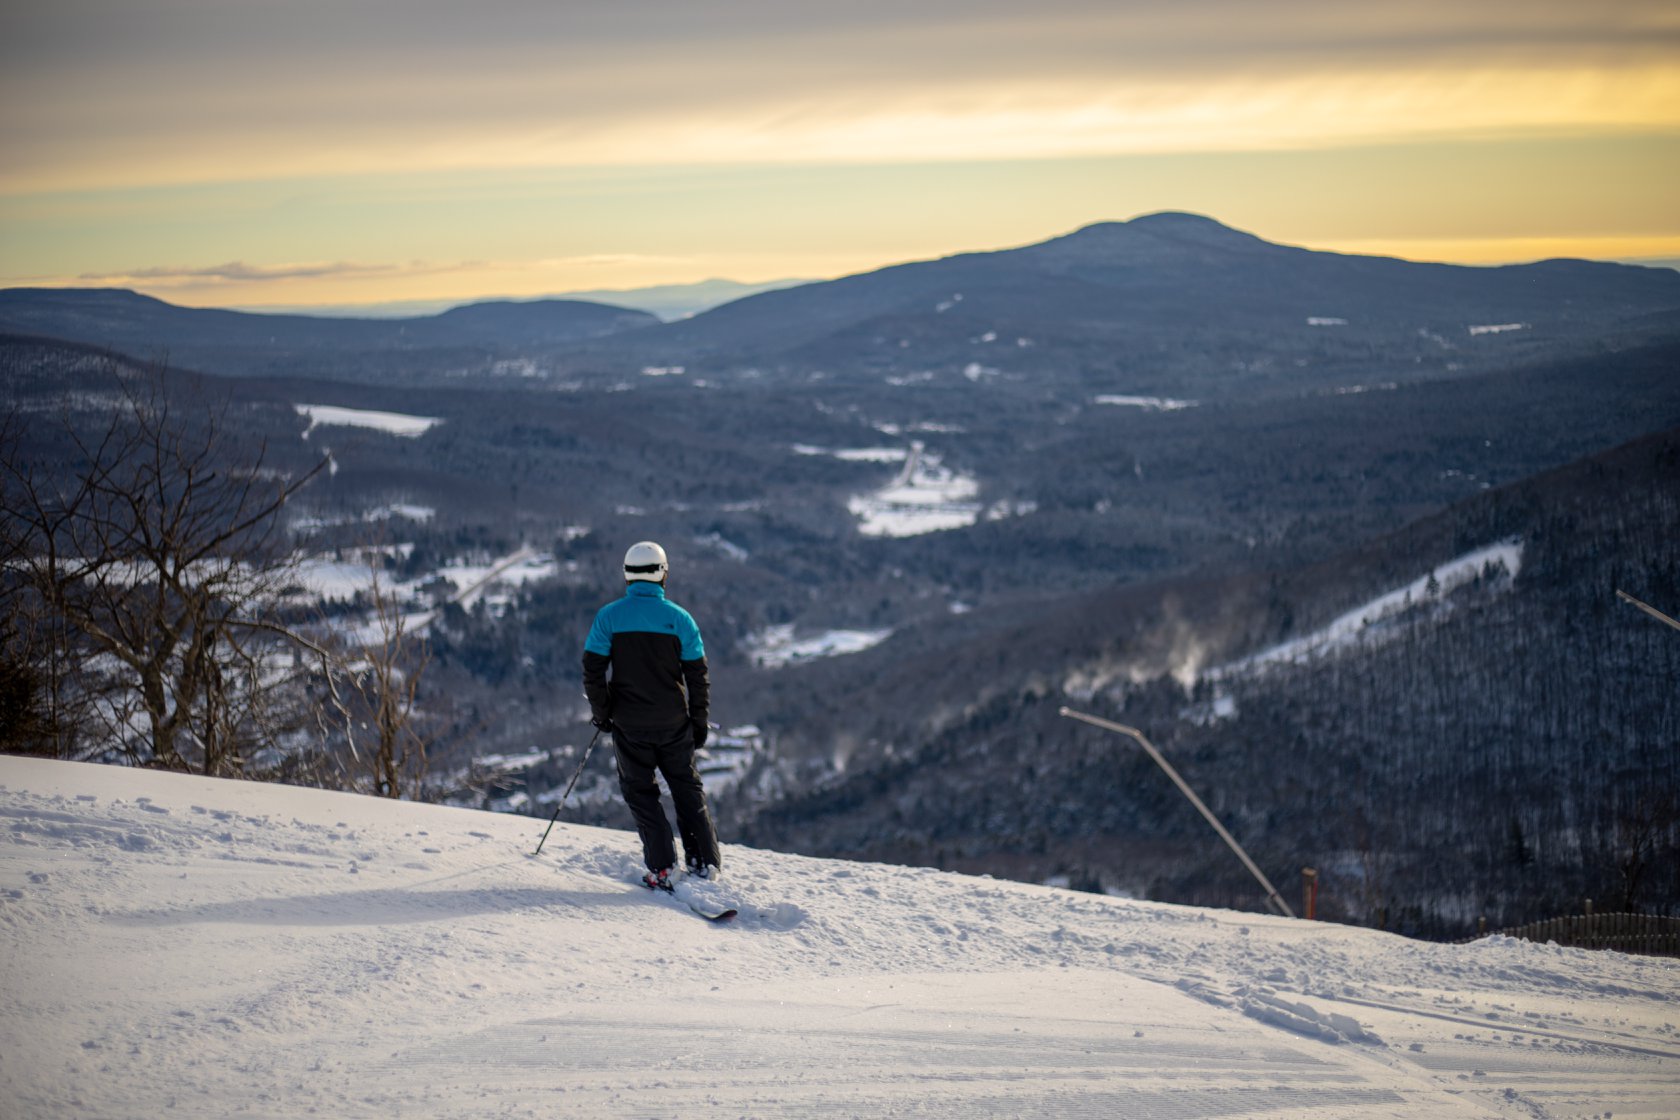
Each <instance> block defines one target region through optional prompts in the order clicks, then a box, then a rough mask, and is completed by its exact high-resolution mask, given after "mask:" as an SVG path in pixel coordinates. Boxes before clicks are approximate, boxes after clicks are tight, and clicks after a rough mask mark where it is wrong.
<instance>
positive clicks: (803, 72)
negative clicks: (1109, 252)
mask: <svg viewBox="0 0 1680 1120" xmlns="http://www.w3.org/2000/svg"><path fill="white" fill-rule="evenodd" d="M14 8H15V10H14V11H12V12H10V13H9V14H8V20H9V23H10V25H11V26H9V28H8V30H9V31H10V32H11V34H9V35H8V36H5V37H0V38H3V39H4V41H5V43H6V44H7V45H5V46H0V95H4V97H5V100H6V102H7V104H8V105H10V106H14V107H18V106H26V107H27V108H12V109H9V110H8V111H7V112H6V113H5V114H4V115H3V116H0V147H3V148H4V149H5V150H7V152H8V160H7V165H8V166H7V168H6V169H5V170H3V171H0V184H3V185H4V186H5V189H8V190H10V191H13V192H18V191H28V190H48V189H60V188H64V187H68V186H75V187H99V186H108V185H112V184H116V185H134V184H142V183H180V182H201V181H226V180H228V179H230V178H232V179H240V178H245V179H254V178H272V177H279V176H292V175H321V174H332V173H378V172H390V171H403V170H412V169H428V170H435V169H446V168H475V167H486V166H500V167H510V168H511V167H533V166H547V167H555V166H564V167H577V166H585V165H608V164H645V165H672V164H680V163H685V162H687V163H693V162H702V163H745V162H787V161H802V160H803V161H821V160H830V161H852V162H857V161H871V160H874V161H906V160H913V159H916V158H927V157H931V158H967V159H974V158H1032V157H1043V156H1058V155H1074V154H1093V153H1115V152H1129V151H1154V150H1232V148H1233V147H1248V148H1256V147H1259V148H1264V147H1276V146H1285V145H1301V144H1313V143H1318V144H1325V143H1337V142H1341V141H1343V140H1345V139H1347V138H1349V137H1353V138H1358V139H1365V138H1369V137H1374V136H1384V135H1395V134H1397V135H1400V136H1415V135H1434V134H1438V133H1440V132H1442V131H1454V130H1456V131H1457V132H1459V133H1461V134H1463V133H1472V132H1487V131H1489V130H1492V131H1496V132H1497V131H1501V130H1504V131H1511V130H1531V129H1582V128H1600V127H1631V128H1649V127H1656V126H1665V127H1680V108H1677V106H1680V63H1677V44H1680V17H1677V16H1676V14H1675V13H1676V9H1675V8H1674V6H1673V4H1672V3H1669V2H1667V0H1601V2H1600V3H1597V4H1593V5H1582V4H1579V3H1576V2H1573V0H1571V2H1564V0H1528V2H1520V3H1519V2H1517V0H1487V2H1484V3H1479V4H1464V3H1462V2H1461V0H1412V2H1409V3H1407V4H1403V5H1385V6H1372V5H1349V4H1346V3H1342V2H1337V3H1330V2H1327V0H1277V2H1274V3H1268V4H1263V5H1262V4H1254V3H1252V2H1250V0H1186V2H1184V3H1180V4H1177V5H1173V6H1170V7H1169V6H1163V5H1158V4H1154V3H1149V4H1145V3H1142V2H1140V0H1102V2H1098V0H1045V2H1044V3H1041V4H1034V5H1031V6H1025V5H1020V4H1018V3H1010V4H1004V3H1001V2H997V0H968V2H963V3H958V2H957V0H927V2H923V3H919V4H914V5H906V4H903V3H901V2H887V0H854V2H853V3H849V4H846V5H787V4H785V3H769V2H768V0H715V2H708V3H705V4H695V3H692V2H688V0H683V2H677V0H638V2H636V3H621V4H599V5H583V4H553V3H551V2H547V0H544V2H537V0H485V2H484V3H480V4H474V5H463V4H459V3H443V2H441V0H362V2H359V3H356V4H348V5H347V4H343V3H342V2H339V0H335V2H332V3H329V2H327V0H293V2H291V3H288V4H285V5H269V4H232V5H230V4H227V3H225V0H153V2H150V3H143V4H135V5H112V4H110V3H108V2H107V0H55V2H54V3H52V4H37V5H16V6H14Z"/></svg>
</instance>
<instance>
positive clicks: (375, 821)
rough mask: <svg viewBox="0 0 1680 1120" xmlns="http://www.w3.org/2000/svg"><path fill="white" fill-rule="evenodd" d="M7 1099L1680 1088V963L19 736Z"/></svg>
mask: <svg viewBox="0 0 1680 1120" xmlns="http://www.w3.org/2000/svg"><path fill="white" fill-rule="evenodd" d="M0 827H3V830H4V831H3V833H0V1115H5V1116H18V1117H72V1116H74V1117H155V1116H172V1117H175V1116H186V1117H218V1118H219V1117H225V1116H231V1115H252V1116H276V1117H278V1116H287V1117H290V1116H302V1115H308V1114H316V1115H321V1116H334V1117H359V1116H367V1117H397V1116H400V1117H405V1118H407V1117H457V1116H459V1117H469V1116H470V1117H485V1116H537V1117H552V1116H577V1117H603V1116H607V1117H610V1116H673V1117H675V1116H680V1117H712V1116H718V1117H722V1116H728V1117H738V1116H865V1117H876V1116H889V1115H891V1116H925V1117H944V1116H949V1117H963V1118H964V1120H968V1118H972V1117H976V1116H1009V1117H1021V1116H1057V1117H1060V1116H1104V1117H1157V1116H1160V1117H1165V1116H1172V1117H1191V1118H1195V1117H1215V1116H1218V1117H1242V1116H1268V1117H1276V1116H1290V1117H1302V1116H1309V1117H1326V1118H1328V1117H1349V1116H1360V1117H1365V1116H1369V1117H1416V1118H1419V1120H1423V1118H1431V1120H1433V1118H1437V1117H1472V1116H1485V1117H1528V1118H1532V1117H1557V1118H1562V1117H1586V1116H1593V1117H1602V1116H1605V1115H1609V1114H1612V1113H1613V1114H1614V1116H1615V1117H1617V1118H1618V1120H1624V1118H1628V1117H1651V1118H1655V1117H1671V1116H1674V1115H1676V1114H1680V1028H1677V1026H1676V1024H1677V1023H1680V962H1677V961H1672V960H1660V959H1641V958H1634V957H1626V956H1620V955H1617V954H1612V953H1590V952H1586V951H1581V950H1571V949H1560V948H1557V947H1554V946H1538V945H1530V944H1527V943H1523V942H1515V941H1509V940H1505V939H1492V940H1489V941H1485V942H1481V943H1478V944H1475V945H1470V946H1458V947H1455V946H1443V945H1431V944H1423V943H1417V942H1411V941H1406V940H1403V939H1401V938H1398V937H1394V936H1389V935H1385V934H1381V933H1376V932H1373V931H1367V930H1356V929H1349V928H1345V927H1337V926H1329V925H1322V924H1315V923H1308V922H1300V921H1288V920H1284V919H1277V918H1268V917H1262V916H1258V915H1252V914H1238V913H1229V912H1219V911H1209V910H1195V909H1187V908H1182V907H1173V906H1166V905H1159V904H1152V903H1146V902H1133V901H1125V900H1120V899H1110V898H1102V897H1098V896H1093V895H1088V894H1078V893H1073V892H1068V891H1059V890H1053V889H1050V888H1042V887H1031V886H1025V885H1020V884H1013V883H1002V882H994V881H991V880H985V879H973V878H966V877H963V876H958V875H951V874H944V873H939V872H935V871H930V870H917V869H907V868H897V867H885V866H876V865H867V864H849V863H838V862H824V861H818V860H811V859H804V858H798V857H792V856H782V855H776V854H772V853H767V852H758V851H750V850H745V849H740V848H726V856H725V858H726V860H727V863H728V866H727V869H726V872H727V878H726V879H725V880H724V882H722V883H720V884H715V885H710V884H701V885H700V889H702V890H705V891H707V892H709V893H711V894H712V895H714V896H717V897H727V899H728V900H729V901H731V902H733V903H734V904H736V905H738V906H739V907H740V909H741V916H740V918H739V919H738V920H737V921H735V922H734V923H733V924H730V925H711V924H708V923H706V922H703V921H701V920H699V919H698V918H696V917H694V916H693V915H692V914H691V913H690V912H689V911H688V910H687V909H686V908H685V907H683V906H681V905H680V904H679V903H677V902H675V901H671V900H665V899H661V898H656V897H654V896H651V895H648V894H646V893H644V892H642V891H641V890H640V889H639V888H635V887H633V886H630V885H629V884H628V881H629V880H631V879H632V878H633V877H634V875H635V874H636V872H637V864H638V861H637V857H636V844H635V841H634V837H633V836H632V835H631V834H629V833H625V832H616V831H610V830H602V829H590V828H583V827H574V826H557V827H556V828H555V829H554V831H553V834H552V835H550V836H549V838H548V841H547V844H546V846H545V847H544V850H543V852H542V855H541V857H540V858H533V856H532V854H531V853H532V849H533V848H534V847H535V846H536V842H537V839H538V837H539V836H540V835H541V833H542V822H540V821H534V820H531V819H528V818H518V817H509V816H505V815H493V814H487V813H478V812H471V811H467V810H460V809H446V808H441V807H436V806H423V805H413V804H406V803H393V802H388V801H381V800H377V799H371V798H361V797H355V796H351V795H346V794H332V793H321V792H317V791H309V790H300V789H293V788H287V787H281V786H271V785H257V784H251V783H241V782H225V781H210V780H205V779H197V778H189V777H181V776H175V775H166V774H158V773H150V772H140V771H133V770H123V769H117V768H108V767H96V766H90V765H80V764H71V763H53V762H42V761H35V760H25V759H18V758H0Z"/></svg>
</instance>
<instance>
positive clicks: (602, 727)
mask: <svg viewBox="0 0 1680 1120" xmlns="http://www.w3.org/2000/svg"><path fill="white" fill-rule="evenodd" d="M589 722H590V723H593V724H594V725H595V730H597V731H605V732H606V733H607V734H608V735H611V734H612V730H613V721H612V720H610V719H608V718H607V717H606V716H591V717H590V719H589Z"/></svg>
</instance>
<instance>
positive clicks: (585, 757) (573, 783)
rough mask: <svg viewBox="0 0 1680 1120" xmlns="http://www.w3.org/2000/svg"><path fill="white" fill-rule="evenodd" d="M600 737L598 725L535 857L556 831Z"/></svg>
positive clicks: (538, 842)
mask: <svg viewBox="0 0 1680 1120" xmlns="http://www.w3.org/2000/svg"><path fill="white" fill-rule="evenodd" d="M600 737H601V729H600V728H599V727H597V728H596V729H595V734H593V735H591V736H590V737H589V745H588V746H587V747H585V748H583V761H582V762H580V763H578V768H577V773H575V774H573V775H572V780H571V781H569V782H567V783H566V792H565V793H562V794H561V795H560V804H558V805H556V806H555V807H554V815H553V816H552V817H550V818H548V827H547V828H545V829H543V834H542V839H541V840H538V841H537V850H536V851H534V852H532V853H531V855H532V856H533V857H535V856H540V855H542V849H543V845H544V844H546V843H548V834H549V833H550V832H553V831H554V822H555V821H557V820H559V819H560V810H561V809H563V808H565V807H566V798H568V797H570V796H571V795H572V788H573V787H574V786H576V785H577V784H578V779H579V778H581V777H583V768H584V767H585V766H588V765H589V755H590V753H591V752H593V751H594V750H595V740H597V739H599V738H600Z"/></svg>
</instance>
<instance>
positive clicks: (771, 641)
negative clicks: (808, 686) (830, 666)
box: [741, 623, 892, 669]
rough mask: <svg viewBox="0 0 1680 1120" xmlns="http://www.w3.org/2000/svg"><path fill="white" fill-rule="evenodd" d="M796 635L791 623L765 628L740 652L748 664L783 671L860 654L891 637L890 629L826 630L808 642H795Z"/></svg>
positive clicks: (745, 641) (751, 636)
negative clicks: (829, 658) (813, 661)
mask: <svg viewBox="0 0 1680 1120" xmlns="http://www.w3.org/2000/svg"><path fill="white" fill-rule="evenodd" d="M793 631H794V627H793V624H792V623H784V624H783V625H780V626H766V627H765V628H764V629H763V630H760V631H758V632H756V633H753V634H749V635H747V636H746V637H745V638H744V639H742V641H741V650H742V652H743V653H745V654H746V655H747V660H749V661H751V662H752V663H753V664H754V665H757V666H758V667H759V668H761V669H780V668H782V667H783V666H785V665H793V664H797V663H798V662H801V661H810V660H813V659H815V658H818V657H840V656H842V655H844V654H848V653H861V652H862V651H864V650H866V649H869V648H870V647H872V646H878V645H880V644H881V643H882V642H884V641H886V640H887V639H888V638H889V637H891V636H892V630H891V629H885V630H824V631H822V632H821V633H819V634H812V635H810V636H809V637H805V638H795V637H794V636H793Z"/></svg>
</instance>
